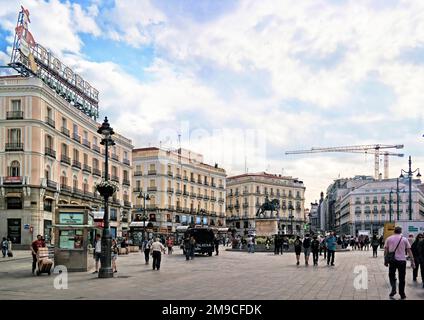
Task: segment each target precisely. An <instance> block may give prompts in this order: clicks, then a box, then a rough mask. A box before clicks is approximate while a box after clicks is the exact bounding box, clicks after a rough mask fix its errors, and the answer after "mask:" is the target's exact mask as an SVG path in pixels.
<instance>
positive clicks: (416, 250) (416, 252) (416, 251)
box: [411, 233, 424, 286]
mask: <svg viewBox="0 0 424 320" xmlns="http://www.w3.org/2000/svg"><path fill="white" fill-rule="evenodd" d="M420 242H423V235H422V234H421V233H420V234H418V235H417V236H416V238H415V241H414V242H413V243H412V245H411V251H412V255H413V257H414V262H415V268H414V269H412V281H414V282H416V281H417V276H418V269H420V268H421V281H422V282H423V286H424V269H423V265H424V262H423V261H421V260H422V259H421V252H420Z"/></svg>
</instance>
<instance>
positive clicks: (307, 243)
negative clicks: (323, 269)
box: [303, 234, 311, 266]
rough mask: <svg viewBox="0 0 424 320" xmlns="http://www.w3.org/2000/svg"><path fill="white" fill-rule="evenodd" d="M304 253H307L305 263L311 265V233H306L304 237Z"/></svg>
mask: <svg viewBox="0 0 424 320" xmlns="http://www.w3.org/2000/svg"><path fill="white" fill-rule="evenodd" d="M303 254H304V255H305V265H306V266H308V265H309V255H310V254H311V238H310V237H309V234H306V235H305V238H304V239H303Z"/></svg>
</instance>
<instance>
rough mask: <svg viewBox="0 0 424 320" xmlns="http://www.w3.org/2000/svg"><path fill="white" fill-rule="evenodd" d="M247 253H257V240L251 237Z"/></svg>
mask: <svg viewBox="0 0 424 320" xmlns="http://www.w3.org/2000/svg"><path fill="white" fill-rule="evenodd" d="M247 251H248V252H249V253H255V239H254V238H253V236H249V238H247Z"/></svg>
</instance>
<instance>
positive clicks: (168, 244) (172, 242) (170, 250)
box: [166, 237, 174, 254]
mask: <svg viewBox="0 0 424 320" xmlns="http://www.w3.org/2000/svg"><path fill="white" fill-rule="evenodd" d="M166 246H167V247H168V254H172V247H173V246H174V241H172V238H171V237H169V238H168V240H166Z"/></svg>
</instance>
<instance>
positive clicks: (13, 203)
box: [7, 197, 22, 209]
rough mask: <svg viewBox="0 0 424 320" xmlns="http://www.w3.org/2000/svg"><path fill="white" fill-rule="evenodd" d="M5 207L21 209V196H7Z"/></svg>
mask: <svg viewBox="0 0 424 320" xmlns="http://www.w3.org/2000/svg"><path fill="white" fill-rule="evenodd" d="M7 209H22V199H21V198H18V197H16V198H12V197H11V198H7Z"/></svg>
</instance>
